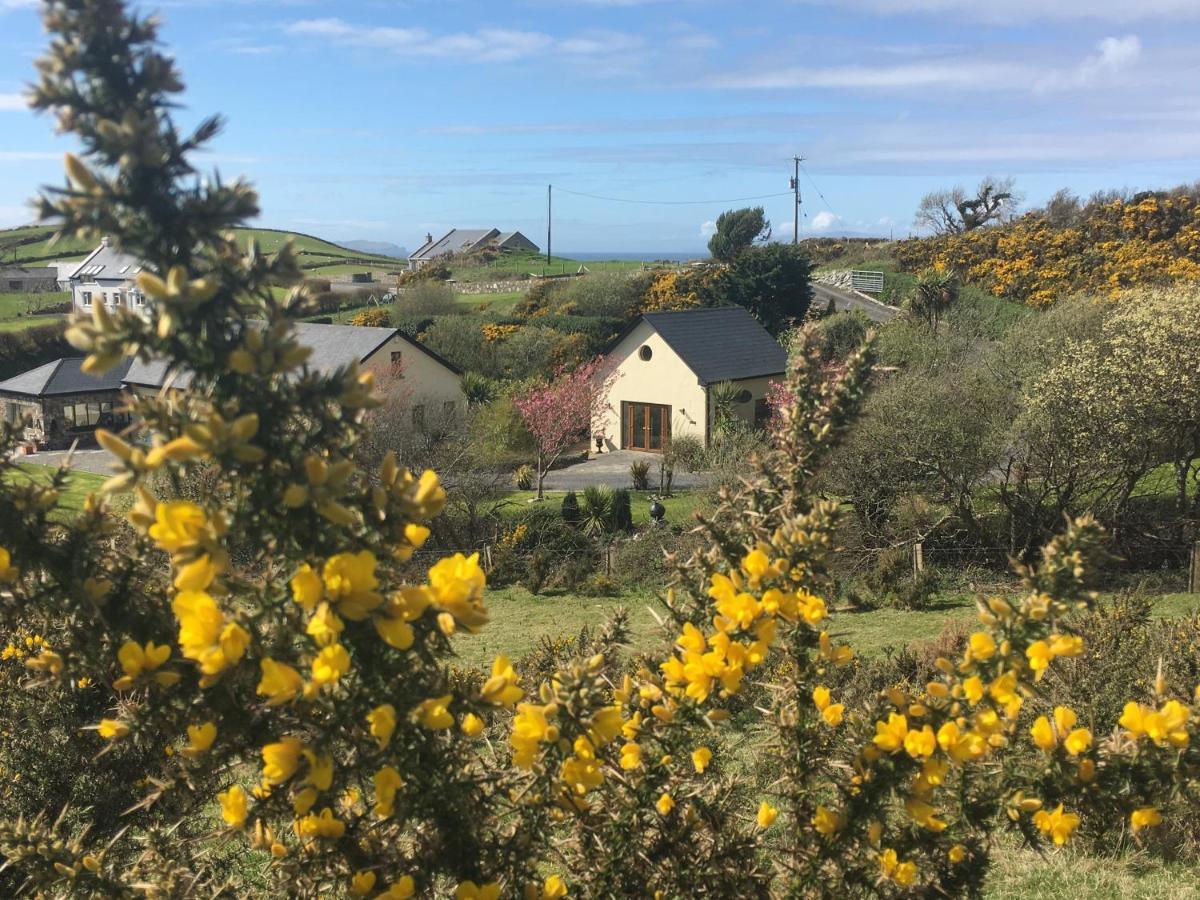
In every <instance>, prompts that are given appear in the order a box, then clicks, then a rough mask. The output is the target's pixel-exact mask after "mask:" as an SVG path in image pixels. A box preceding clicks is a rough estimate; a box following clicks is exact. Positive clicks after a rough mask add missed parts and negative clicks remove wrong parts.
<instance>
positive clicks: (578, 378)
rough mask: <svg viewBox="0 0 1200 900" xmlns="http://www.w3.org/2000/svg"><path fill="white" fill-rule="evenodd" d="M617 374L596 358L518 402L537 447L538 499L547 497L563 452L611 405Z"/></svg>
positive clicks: (524, 395) (566, 372)
mask: <svg viewBox="0 0 1200 900" xmlns="http://www.w3.org/2000/svg"><path fill="white" fill-rule="evenodd" d="M614 380H615V373H613V372H612V371H609V370H607V369H605V367H604V365H603V359H602V358H601V357H596V358H595V359H593V360H591V361H590V362H586V363H584V364H583V365H581V366H579V367H578V368H576V369H575V370H573V371H570V372H568V371H566V369H559V370H558V372H557V373H556V374H555V376H554V378H553V379H552V380H550V381H549V382H547V383H545V384H541V385H538V386H537V387H534V388H531V389H530V390H528V391H526V392H525V393H524V394H522V395H521V396H520V397H518V398H517V400H516V406H517V411H518V412H519V413H520V414H521V420H522V421H523V422H524V423H525V427H526V428H528V429H529V433H530V434H532V435H533V438H534V442H535V443H536V444H537V498H538V499H539V500H541V499H543V498H544V497H545V491H544V490H543V487H542V485H543V482H544V481H545V479H546V473H547V472H548V471H550V467H551V466H552V465H554V463H555V461H556V460H557V459H558V458H559V457H560V456H562V454H563V451H564V450H566V449H567V448H568V447H570V446H571V445H572V444H573V443H575V442H576V441H578V440H579V438H580V437H581V436H582V435H583V434H584V433H585V432H586V431H587V430H588V428H590V427H591V424H592V420H593V419H594V418H595V416H596V415H597V414H598V413H599V412H600V410H601V409H602V408H603V407H604V405H605V403H607V402H608V394H609V391H610V390H611V389H612V384H613V381H614Z"/></svg>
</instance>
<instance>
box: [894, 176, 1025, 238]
mask: <svg viewBox="0 0 1200 900" xmlns="http://www.w3.org/2000/svg"><path fill="white" fill-rule="evenodd" d="M1020 202H1021V197H1020V195H1019V194H1018V193H1017V192H1016V190H1015V188H1014V186H1013V179H1011V178H999V179H998V178H991V177H988V178H985V179H983V180H982V181H981V182H979V186H978V187H977V188H975V193H974V194H968V193H967V192H966V190H965V189H964V188H962V187H961V186H955V187H952V188H950V189H948V190H940V191H931V192H930V193H928V194H926V195H925V196H924V197H922V198H921V204H920V206H918V207H917V215H916V220H915V224H916V226H917V227H918V228H928V229H929V230H930V231H932V232H933V233H934V234H961V233H963V232H966V231H974V230H975V229H976V228H982V227H983V226H984V225H987V224H988V223H989V222H999V221H1003V220H1004V219H1006V218H1009V217H1011V216H1012V214H1013V213H1014V212H1015V211H1016V208H1017V206H1018V205H1019V204H1020Z"/></svg>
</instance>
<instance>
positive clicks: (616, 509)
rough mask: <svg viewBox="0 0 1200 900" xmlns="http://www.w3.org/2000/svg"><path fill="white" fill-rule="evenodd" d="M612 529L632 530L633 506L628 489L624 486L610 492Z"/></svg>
mask: <svg viewBox="0 0 1200 900" xmlns="http://www.w3.org/2000/svg"><path fill="white" fill-rule="evenodd" d="M612 530H613V531H632V530H633V508H632V506H631V503H630V497H629V491H628V490H626V489H625V488H617V489H616V490H615V491H613V492H612Z"/></svg>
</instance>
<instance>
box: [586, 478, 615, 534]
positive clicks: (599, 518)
mask: <svg viewBox="0 0 1200 900" xmlns="http://www.w3.org/2000/svg"><path fill="white" fill-rule="evenodd" d="M612 513H613V492H612V489H611V488H609V487H607V486H606V485H602V484H592V485H588V486H587V487H586V488H584V489H583V507H582V510H581V516H582V518H581V523H582V525H583V530H584V532H585V533H586V534H590V535H600V534H603V533H604V532H606V531H608V530H609V528H611V527H612Z"/></svg>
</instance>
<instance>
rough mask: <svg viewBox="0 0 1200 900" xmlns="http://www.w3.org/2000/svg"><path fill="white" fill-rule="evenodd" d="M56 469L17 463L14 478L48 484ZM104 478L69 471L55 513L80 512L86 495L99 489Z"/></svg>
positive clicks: (89, 473) (87, 473)
mask: <svg viewBox="0 0 1200 900" xmlns="http://www.w3.org/2000/svg"><path fill="white" fill-rule="evenodd" d="M56 471H57V470H56V469H54V468H53V467H52V466H39V465H35V464H33V463H18V464H17V471H16V478H15V480H17V481H18V482H31V481H32V482H36V483H39V484H49V483H50V480H51V478H52V477H53V476H54V473H55V472H56ZM106 480H107V479H106V478H105V477H104V476H103V475H96V474H93V473H91V472H78V471H73V472H71V473H70V474H69V475H68V476H67V485H66V488H65V489H64V490H63V491H62V493H61V494H60V495H59V498H58V510H57V513H58V514H59V515H60V516H61V515H67V514H70V513H77V512H80V511H81V510H82V509H83V503H84V500H86V499H87V495H88V494H90V493H92V492H94V491H97V490H99V489H100V485H102V484H104V482H105V481H106Z"/></svg>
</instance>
